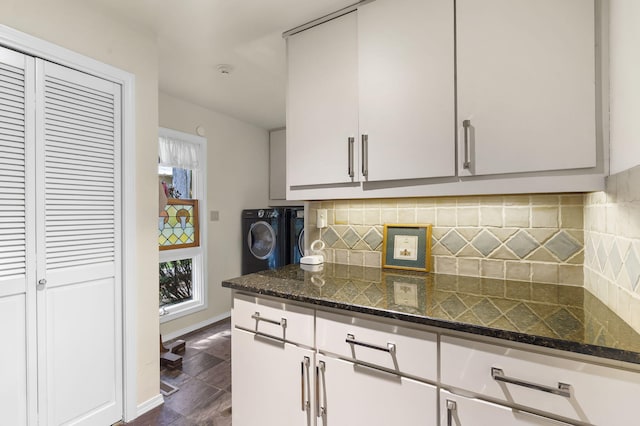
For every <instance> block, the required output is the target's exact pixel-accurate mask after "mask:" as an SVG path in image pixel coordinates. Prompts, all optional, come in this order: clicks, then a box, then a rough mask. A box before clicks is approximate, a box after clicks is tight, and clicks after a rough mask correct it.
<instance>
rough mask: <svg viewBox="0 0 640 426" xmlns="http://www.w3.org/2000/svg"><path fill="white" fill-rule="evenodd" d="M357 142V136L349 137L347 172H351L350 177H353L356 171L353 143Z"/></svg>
mask: <svg viewBox="0 0 640 426" xmlns="http://www.w3.org/2000/svg"><path fill="white" fill-rule="evenodd" d="M354 143H355V138H353V137H350V138H347V145H348V150H347V163H348V164H347V172H348V174H349V177H353V175H354V172H353V144H354Z"/></svg>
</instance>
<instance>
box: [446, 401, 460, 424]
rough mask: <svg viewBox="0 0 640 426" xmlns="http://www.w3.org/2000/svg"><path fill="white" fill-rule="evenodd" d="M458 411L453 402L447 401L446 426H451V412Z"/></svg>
mask: <svg viewBox="0 0 640 426" xmlns="http://www.w3.org/2000/svg"><path fill="white" fill-rule="evenodd" d="M457 409H458V405H457V404H456V402H455V401H452V400H450V399H447V426H453V412H454V411H456V410H457Z"/></svg>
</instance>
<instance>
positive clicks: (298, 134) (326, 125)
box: [287, 12, 358, 186]
mask: <svg viewBox="0 0 640 426" xmlns="http://www.w3.org/2000/svg"><path fill="white" fill-rule="evenodd" d="M357 43H358V33H357V22H356V13H355V12H352V13H349V14H346V15H343V16H341V17H339V18H336V19H333V20H331V21H329V22H326V23H324V24H322V25H318V26H316V27H313V28H311V29H308V30H306V31H302V32H300V33H298V34H295V35H292V36H290V37H289V38H288V39H287V56H288V87H287V184H288V185H290V186H297V185H317V184H337V183H349V182H354V181H357V180H358V174H357V172H356V171H357V168H358V163H357V158H355V157H356V155H355V154H356V152H355V151H356V150H357V148H356V146H355V140H356V139H357V138H358V80H357V79H358V64H357V61H358V50H357ZM350 138H351V139H350ZM350 140H352V141H354V142H351V144H350ZM349 149H351V151H352V152H353V154H354V155H353V156H350V155H349ZM349 159H352V162H350V161H349ZM350 171H351V173H350Z"/></svg>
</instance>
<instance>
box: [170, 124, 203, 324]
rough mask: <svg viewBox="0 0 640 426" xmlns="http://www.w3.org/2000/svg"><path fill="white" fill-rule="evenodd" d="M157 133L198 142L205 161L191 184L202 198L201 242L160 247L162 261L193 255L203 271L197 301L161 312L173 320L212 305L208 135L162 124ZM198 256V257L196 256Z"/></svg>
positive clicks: (200, 205) (197, 281) (200, 203)
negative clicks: (176, 247) (173, 248)
mask: <svg viewBox="0 0 640 426" xmlns="http://www.w3.org/2000/svg"><path fill="white" fill-rule="evenodd" d="M158 136H164V137H167V138H172V139H177V140H183V141H185V142H189V143H192V144H195V145H197V146H198V149H199V151H200V152H199V153H200V158H202V159H204V160H203V162H204V164H202V163H201V164H200V166H199V167H198V169H197V170H196V171H194V178H193V181H192V186H193V187H194V188H195V194H196V198H197V199H198V200H199V205H198V209H199V211H198V215H199V217H200V246H199V247H194V248H186V249H177V250H164V251H160V255H159V261H160V262H166V261H168V260H174V259H180V258H188V257H194V262H198V263H200V264H201V271H200V272H201V274H199V276H198V277H197V278H196V280H195V281H196V283H197V284H198V288H197V290H196V289H194V293H193V294H194V295H196V294H197V293H196V291H197V292H198V293H199V294H198V296H199V297H198V298H197V300H195V301H190V302H184V303H180V304H176V305H174V306H170V307H168V308H165V309H166V312H167V314H165V315H161V316H160V324H163V323H165V322H170V321H173V320H175V319H178V318H180V317H183V316H187V315H191V314H194V313H196V312H199V311H202V310H205V309H207V308H208V306H209V295H208V287H209V286H208V285H207V277H208V270H207V263H208V262H207V240H208V233H207V222H208V217H209V216H208V214H207V213H208V212H207V139H206V138H204V137H202V136H196V135H192V134H190V133H185V132H181V131H178V130H173V129H167V128H165V127H160V128H159V129H158ZM196 256H197V257H198V259H197V260H196V259H195V257H196Z"/></svg>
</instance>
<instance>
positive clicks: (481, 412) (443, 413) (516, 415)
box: [440, 391, 569, 426]
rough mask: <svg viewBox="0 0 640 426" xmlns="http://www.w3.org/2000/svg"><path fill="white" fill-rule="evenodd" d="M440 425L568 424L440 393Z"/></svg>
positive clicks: (552, 425)
mask: <svg viewBox="0 0 640 426" xmlns="http://www.w3.org/2000/svg"><path fill="white" fill-rule="evenodd" d="M440 425H441V426H477V425H494V426H562V425H569V423H563V422H558V421H555V420H551V419H549V418H546V417H541V416H536V415H534V414H530V413H527V412H524V411H519V410H514V409H512V408H509V407H504V406H501V405H496V404H491V403H489V402H486V401H480V400H477V399H471V398H465V397H462V396H458V395H453V394H451V393H449V392H446V391H440Z"/></svg>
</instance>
